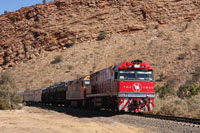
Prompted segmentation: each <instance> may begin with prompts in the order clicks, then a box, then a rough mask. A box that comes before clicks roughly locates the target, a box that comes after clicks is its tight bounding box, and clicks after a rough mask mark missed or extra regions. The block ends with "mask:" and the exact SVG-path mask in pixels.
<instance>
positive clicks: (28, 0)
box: [0, 0, 52, 14]
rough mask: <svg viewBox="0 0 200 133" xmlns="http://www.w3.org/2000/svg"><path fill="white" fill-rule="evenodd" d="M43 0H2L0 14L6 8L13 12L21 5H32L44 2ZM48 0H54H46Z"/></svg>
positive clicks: (0, 0) (0, 1)
mask: <svg viewBox="0 0 200 133" xmlns="http://www.w3.org/2000/svg"><path fill="white" fill-rule="evenodd" d="M42 1H43V0H0V14H3V13H4V11H5V10H7V11H8V12H13V11H16V10H18V9H20V8H21V7H27V6H32V5H35V4H39V3H42ZM46 1H47V2H49V1H52V0H46Z"/></svg>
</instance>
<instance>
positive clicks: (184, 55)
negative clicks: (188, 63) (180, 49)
mask: <svg viewBox="0 0 200 133" xmlns="http://www.w3.org/2000/svg"><path fill="white" fill-rule="evenodd" d="M186 56H187V54H186V53H182V54H179V55H178V57H177V59H178V60H183V59H184V58H185V57H186Z"/></svg>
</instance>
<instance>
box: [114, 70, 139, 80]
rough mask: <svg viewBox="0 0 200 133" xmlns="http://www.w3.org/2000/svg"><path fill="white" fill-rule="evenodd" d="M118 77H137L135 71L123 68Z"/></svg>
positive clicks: (132, 78)
mask: <svg viewBox="0 0 200 133" xmlns="http://www.w3.org/2000/svg"><path fill="white" fill-rule="evenodd" d="M118 79H119V80H134V79H136V74H135V71H124V70H121V71H119V76H118Z"/></svg>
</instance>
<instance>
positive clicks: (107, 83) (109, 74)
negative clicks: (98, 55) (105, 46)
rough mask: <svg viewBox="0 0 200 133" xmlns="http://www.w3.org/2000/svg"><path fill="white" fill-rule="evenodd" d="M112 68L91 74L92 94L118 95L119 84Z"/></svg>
mask: <svg viewBox="0 0 200 133" xmlns="http://www.w3.org/2000/svg"><path fill="white" fill-rule="evenodd" d="M111 69H112V68H110V67H109V68H106V69H103V70H101V71H98V72H96V73H94V74H91V77H90V82H91V87H92V94H97V95H98V94H99V96H105V95H106V96H111V95H117V92H118V86H117V83H116V82H115V80H114V72H113V70H111Z"/></svg>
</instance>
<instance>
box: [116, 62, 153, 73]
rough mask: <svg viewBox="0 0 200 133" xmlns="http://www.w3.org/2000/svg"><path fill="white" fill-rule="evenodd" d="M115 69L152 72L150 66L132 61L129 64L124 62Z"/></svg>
mask: <svg viewBox="0 0 200 133" xmlns="http://www.w3.org/2000/svg"><path fill="white" fill-rule="evenodd" d="M117 68H118V69H119V70H123V69H131V70H152V71H153V68H152V67H151V65H149V64H148V63H147V62H143V61H141V60H133V61H131V62H128V61H126V62H123V63H121V64H119V65H117Z"/></svg>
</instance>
